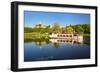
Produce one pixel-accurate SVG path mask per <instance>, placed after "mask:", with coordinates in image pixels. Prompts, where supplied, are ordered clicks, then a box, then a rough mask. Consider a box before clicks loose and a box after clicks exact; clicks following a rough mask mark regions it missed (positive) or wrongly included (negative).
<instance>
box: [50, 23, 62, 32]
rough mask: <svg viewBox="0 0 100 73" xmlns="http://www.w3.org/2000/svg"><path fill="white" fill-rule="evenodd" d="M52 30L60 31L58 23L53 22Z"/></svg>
mask: <svg viewBox="0 0 100 73" xmlns="http://www.w3.org/2000/svg"><path fill="white" fill-rule="evenodd" d="M52 32H54V33H59V32H61V28H60V25H59V24H58V23H54V24H53V26H52Z"/></svg>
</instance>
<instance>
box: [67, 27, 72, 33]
mask: <svg viewBox="0 0 100 73" xmlns="http://www.w3.org/2000/svg"><path fill="white" fill-rule="evenodd" d="M73 31H74V29H73V28H72V27H71V26H66V32H67V33H73Z"/></svg>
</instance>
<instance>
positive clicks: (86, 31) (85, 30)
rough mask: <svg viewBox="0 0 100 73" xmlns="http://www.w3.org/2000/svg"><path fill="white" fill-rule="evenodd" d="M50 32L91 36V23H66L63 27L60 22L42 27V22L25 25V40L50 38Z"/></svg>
mask: <svg viewBox="0 0 100 73" xmlns="http://www.w3.org/2000/svg"><path fill="white" fill-rule="evenodd" d="M49 33H78V34H83V36H85V37H90V24H77V25H71V24H70V25H68V26H67V25H66V26H65V27H62V26H61V24H59V23H54V24H52V26H51V25H48V26H46V25H45V26H44V27H42V24H37V26H36V25H35V26H33V27H24V40H25V41H27V40H34V39H40V38H41V39H48V38H49Z"/></svg>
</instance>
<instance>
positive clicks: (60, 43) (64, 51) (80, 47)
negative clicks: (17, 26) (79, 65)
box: [24, 34, 90, 62]
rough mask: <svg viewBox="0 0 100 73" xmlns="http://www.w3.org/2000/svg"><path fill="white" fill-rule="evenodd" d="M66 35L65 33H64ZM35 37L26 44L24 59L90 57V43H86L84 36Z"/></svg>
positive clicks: (43, 59)
mask: <svg viewBox="0 0 100 73" xmlns="http://www.w3.org/2000/svg"><path fill="white" fill-rule="evenodd" d="M63 36H65V34H63ZM67 36H68V37H64V38H63V37H61V35H59V36H58V37H59V38H58V37H51V36H49V38H44V39H43V38H41V39H34V40H33V41H31V42H25V44H24V49H25V50H24V61H25V62H29V61H47V60H65V59H66V60H70V59H88V58H90V45H87V44H84V41H83V38H82V36H75V35H74V36H73V37H72V36H71V35H67Z"/></svg>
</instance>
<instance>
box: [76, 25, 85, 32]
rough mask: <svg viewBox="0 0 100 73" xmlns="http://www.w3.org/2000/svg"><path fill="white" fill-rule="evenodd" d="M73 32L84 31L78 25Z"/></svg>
mask: <svg viewBox="0 0 100 73" xmlns="http://www.w3.org/2000/svg"><path fill="white" fill-rule="evenodd" d="M75 31H76V32H77V33H83V32H84V29H83V28H82V27H81V26H80V25H77V26H76V28H75Z"/></svg>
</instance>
